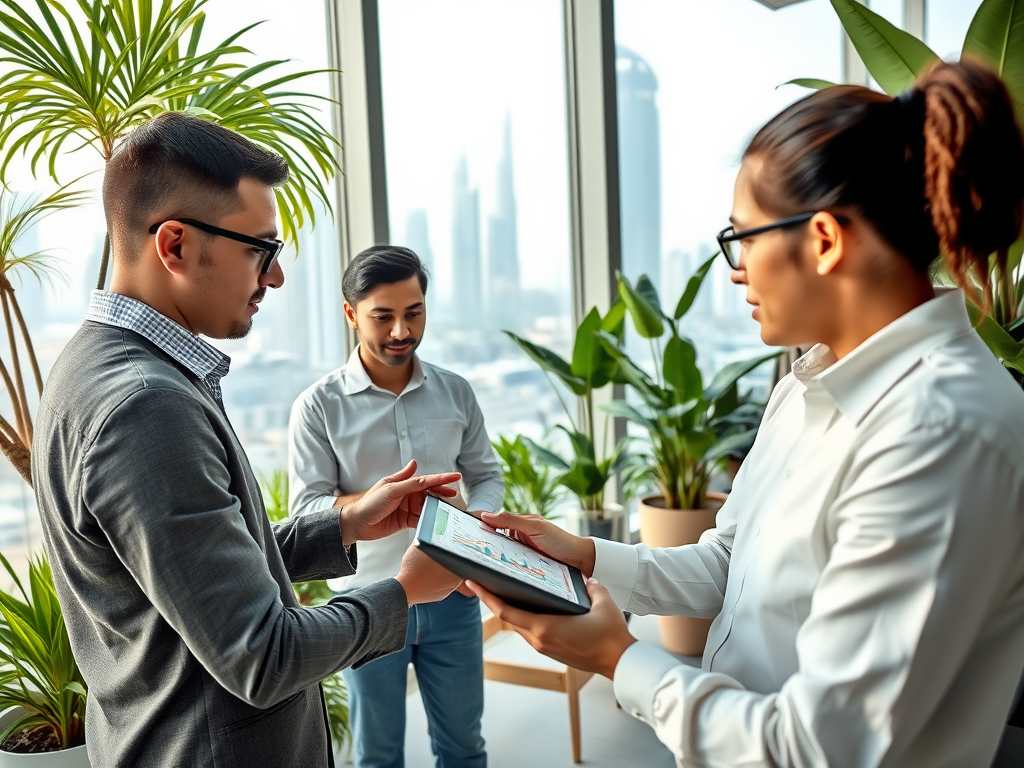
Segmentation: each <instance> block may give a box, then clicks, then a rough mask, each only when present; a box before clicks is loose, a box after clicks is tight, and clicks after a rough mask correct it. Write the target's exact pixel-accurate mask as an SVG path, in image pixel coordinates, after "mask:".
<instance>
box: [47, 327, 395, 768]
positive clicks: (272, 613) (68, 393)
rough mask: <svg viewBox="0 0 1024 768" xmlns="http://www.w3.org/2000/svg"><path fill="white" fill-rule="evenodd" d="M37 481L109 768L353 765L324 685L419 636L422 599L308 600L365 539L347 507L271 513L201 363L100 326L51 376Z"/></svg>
mask: <svg viewBox="0 0 1024 768" xmlns="http://www.w3.org/2000/svg"><path fill="white" fill-rule="evenodd" d="M32 480H33V484H34V486H35V493H36V500H37V503H38V506H39V512H40V516H41V518H42V524H43V535H44V543H45V546H46V550H47V552H48V553H49V556H50V559H51V562H52V565H53V574H54V580H55V582H56V586H57V593H58V596H59V598H60V602H61V605H62V606H63V609H64V616H65V620H66V622H67V627H68V633H69V635H70V637H71V644H72V648H73V649H74V653H75V657H76V658H77V660H78V663H79V665H80V667H81V669H82V674H83V675H84V677H85V680H86V682H87V683H88V685H89V699H88V707H87V715H86V743H87V746H88V751H89V758H90V761H91V762H92V765H93V768H107V767H108V766H133V767H139V768H141V767H142V766H167V767H168V768H170V766H175V767H178V766H190V768H204V767H206V766H211V767H212V766H217V767H218V768H219V767H221V766H238V767H239V768H241V767H242V766H244V768H259V767H260V766H266V768H282V767H284V766H301V767H302V768H306V767H307V766H310V767H316V766H328V765H332V764H333V760H332V757H331V751H330V739H329V736H328V731H327V725H326V715H325V711H324V706H323V700H322V696H321V692H320V689H319V681H320V680H322V679H323V678H324V677H326V676H328V675H330V674H332V673H334V672H337V671H338V670H340V669H342V668H343V667H347V666H350V665H359V664H362V663H365V662H367V661H369V660H371V659H374V658H376V657H378V656H382V655H384V654H387V653H392V652H394V651H397V650H399V649H401V648H402V647H403V645H404V642H405V634H406V627H407V621H408V612H407V608H406V598H405V592H404V591H403V590H402V587H401V586H400V585H399V584H398V582H396V581H394V580H388V581H383V582H379V583H377V584H374V585H371V586H369V587H365V588H363V589H361V590H358V591H356V592H354V593H351V594H349V595H347V596H345V597H338V598H336V599H334V600H333V601H332V602H331V603H330V604H328V605H325V606H322V607H319V608H303V607H301V606H299V604H298V602H297V601H296V599H295V595H294V593H293V591H292V588H291V582H293V581H305V580H309V579H324V578H334V577H337V576H343V575H348V574H351V573H352V572H353V571H354V569H355V563H356V558H355V548H353V549H352V554H351V560H350V559H349V557H347V556H346V554H345V550H344V547H343V546H342V542H341V535H340V530H339V527H338V516H337V513H336V512H334V511H331V510H327V511H325V512H321V513H317V514H315V515H309V516H304V517H301V518H297V519H290V520H288V521H287V522H285V523H283V524H280V525H276V526H273V525H271V524H270V522H269V520H268V519H267V515H266V511H265V510H264V507H263V500H262V497H261V496H260V491H259V487H258V484H257V482H256V479H255V478H254V476H253V472H252V469H251V468H250V466H249V463H248V460H247V459H246V456H245V452H244V451H243V450H242V446H241V445H240V444H239V442H238V439H237V438H236V436H235V434H234V432H233V431H232V428H231V425H230V424H229V423H228V420H227V418H226V417H225V415H224V413H223V411H222V410H221V408H220V406H219V405H218V404H217V402H216V401H215V400H214V399H213V397H212V396H211V395H210V394H209V392H208V391H207V390H206V389H205V388H204V387H203V386H202V385H201V384H199V382H198V380H197V379H196V378H195V376H194V375H193V374H191V373H190V372H188V371H187V370H186V369H184V368H183V367H181V366H179V365H178V364H177V363H175V362H174V361H173V360H172V359H171V358H170V357H168V356H167V355H166V354H165V353H164V352H163V351H161V350H160V349H159V348H158V347H156V346H155V345H153V344H152V343H150V342H149V341H147V340H146V339H144V338H143V337H141V336H139V335H138V334H136V333H134V332H132V331H129V330H123V329H120V328H115V327H111V326H107V325H102V324H99V323H93V322H86V323H85V324H84V325H83V326H82V328H81V329H80V330H79V331H78V333H77V334H76V335H75V337H74V338H73V339H72V340H71V342H70V343H69V344H68V345H67V347H66V348H65V349H64V351H63V352H62V353H61V355H60V357H59V358H58V360H57V363H56V365H55V366H54V368H53V371H52V372H51V374H50V378H49V380H48V382H47V385H46V387H45V391H44V393H43V397H42V402H41V403H40V407H39V416H38V421H37V424H36V430H35V440H34V443H33V450H32Z"/></svg>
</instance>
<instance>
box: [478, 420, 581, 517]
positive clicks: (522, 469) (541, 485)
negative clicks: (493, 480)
mask: <svg viewBox="0 0 1024 768" xmlns="http://www.w3.org/2000/svg"><path fill="white" fill-rule="evenodd" d="M529 443H530V441H528V440H527V439H526V438H524V437H522V435H516V437H515V438H514V439H512V440H509V439H508V438H507V437H504V436H501V437H499V438H498V439H497V440H492V441H491V445H492V446H493V447H494V452H495V453H497V454H498V458H499V459H500V460H501V470H502V474H503V476H504V479H505V496H504V498H503V500H502V506H503V507H504V508H505V511H506V512H511V513H513V514H515V515H540V516H541V517H545V518H547V519H549V520H553V519H555V518H558V517H561V515H556V514H555V513H554V508H555V506H556V505H557V504H558V501H559V499H560V498H561V496H562V494H563V492H564V487H563V486H561V485H559V483H558V477H557V476H556V475H555V473H554V472H553V471H552V469H551V467H550V465H548V464H544V463H539V462H537V461H535V460H534V452H533V451H532V450H531V449H530V444H529Z"/></svg>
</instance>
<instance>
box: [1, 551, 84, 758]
mask: <svg viewBox="0 0 1024 768" xmlns="http://www.w3.org/2000/svg"><path fill="white" fill-rule="evenodd" d="M0 563H2V564H3V566H4V568H5V569H6V570H7V573H8V574H9V575H10V577H11V579H13V582H14V585H15V587H16V589H17V593H18V594H20V597H19V596H18V594H16V593H15V591H14V590H12V592H11V593H6V592H3V591H0V711H3V710H5V709H8V708H9V707H22V708H24V709H25V710H26V714H25V716H24V717H21V718H18V719H17V720H16V721H14V722H13V723H11V725H9V726H8V727H7V728H6V729H4V731H3V732H0V743H3V741H4V740H5V739H6V738H7V737H8V736H10V735H11V734H14V733H24V732H26V731H32V730H37V731H38V733H37V734H36V736H37V737H41V741H42V742H43V743H47V744H49V745H50V746H51V748H56V749H67V748H69V747H75V746H78V745H80V744H84V743H85V700H86V696H87V694H86V687H85V680H83V679H82V674H81V672H80V671H79V669H78V664H77V663H76V662H75V657H74V656H73V655H72V653H71V642H70V641H69V640H68V633H67V629H66V628H65V626H64V614H63V613H62V612H61V608H60V603H59V602H58V601H57V592H56V590H55V589H54V586H53V573H52V572H51V570H50V563H49V561H48V560H47V559H46V556H45V555H44V554H40V555H38V556H37V557H35V558H34V559H33V560H32V561H31V562H30V563H29V570H28V583H29V590H28V592H26V591H25V588H24V586H23V585H22V583H21V580H20V579H19V578H18V576H17V574H16V573H15V572H14V568H13V567H11V564H10V563H9V562H8V561H7V558H6V557H4V556H3V555H2V554H0Z"/></svg>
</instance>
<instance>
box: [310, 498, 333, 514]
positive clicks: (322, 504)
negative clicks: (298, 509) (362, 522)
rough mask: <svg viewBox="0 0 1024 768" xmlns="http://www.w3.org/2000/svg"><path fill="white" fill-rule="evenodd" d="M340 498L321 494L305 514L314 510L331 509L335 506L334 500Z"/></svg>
mask: <svg viewBox="0 0 1024 768" xmlns="http://www.w3.org/2000/svg"><path fill="white" fill-rule="evenodd" d="M337 500H338V497H337V496H321V497H320V498H319V499H316V500H315V501H313V502H312V503H311V504H310V505H309V508H308V509H307V510H306V511H305V512H304V513H303V514H310V513H312V512H323V511H324V510H325V509H330V508H331V507H333V506H334V502H336V501H337Z"/></svg>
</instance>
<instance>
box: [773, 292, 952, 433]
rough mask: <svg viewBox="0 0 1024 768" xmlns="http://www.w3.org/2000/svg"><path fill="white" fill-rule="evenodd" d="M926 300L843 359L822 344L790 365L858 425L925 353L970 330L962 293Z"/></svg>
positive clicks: (950, 293) (808, 383) (802, 380)
mask: <svg viewBox="0 0 1024 768" xmlns="http://www.w3.org/2000/svg"><path fill="white" fill-rule="evenodd" d="M935 294H936V295H935V298H934V299H930V300H929V301H926V302H925V303H924V304H921V305H920V306H918V307H914V309H912V310H910V311H909V312H907V313H906V314H905V315H903V316H902V317H900V318H897V319H896V320H894V321H893V322H891V323H889V325H887V326H886V327H885V328H883V329H882V330H880V331H879V332H878V333H876V334H875V335H874V336H871V337H870V338H869V339H867V340H866V341H864V342H863V343H862V344H861V345H860V346H858V347H857V348H856V349H854V350H853V351H852V352H851V353H850V354H848V355H847V356H846V357H845V358H843V359H842V360H839V361H837V360H836V356H835V354H834V353H833V352H832V350H831V349H829V348H828V347H827V346H825V345H824V344H818V345H816V346H814V347H813V348H812V349H811V350H810V351H809V352H808V353H807V354H805V355H804V356H803V357H801V358H800V359H799V360H797V361H796V362H794V363H793V375H794V376H795V377H796V378H797V379H798V380H799V381H801V382H803V383H804V384H805V385H806V386H807V387H808V389H816V388H819V387H820V388H822V389H824V390H825V391H826V392H827V393H828V394H829V395H830V396H831V397H832V399H833V400H834V401H835V404H836V406H837V407H838V408H839V410H840V411H841V412H842V413H843V415H844V416H845V417H846V418H848V419H850V420H851V421H852V422H853V423H854V424H857V423H859V422H860V421H861V419H863V418H864V417H865V416H866V415H867V414H868V412H869V411H870V410H871V409H872V408H873V407H874V406H875V404H876V403H878V401H879V400H881V399H882V397H883V396H884V395H885V393H886V392H888V391H889V390H890V389H892V387H893V385H895V384H896V382H897V381H899V380H900V379H901V378H902V377H903V376H904V374H906V373H907V371H909V370H910V369H911V368H913V367H914V366H915V365H917V363H919V362H920V361H921V360H922V359H923V358H924V357H925V355H927V354H928V353H929V352H931V351H932V350H933V349H935V348H936V347H938V346H940V345H941V344H944V343H946V342H947V341H949V340H950V339H953V338H956V337H957V336H962V335H964V334H967V333H970V332H971V330H972V327H971V321H970V318H969V317H968V316H967V307H966V306H965V304H964V295H963V293H962V292H961V291H960V290H959V289H956V288H945V289H937V290H936V291H935Z"/></svg>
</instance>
